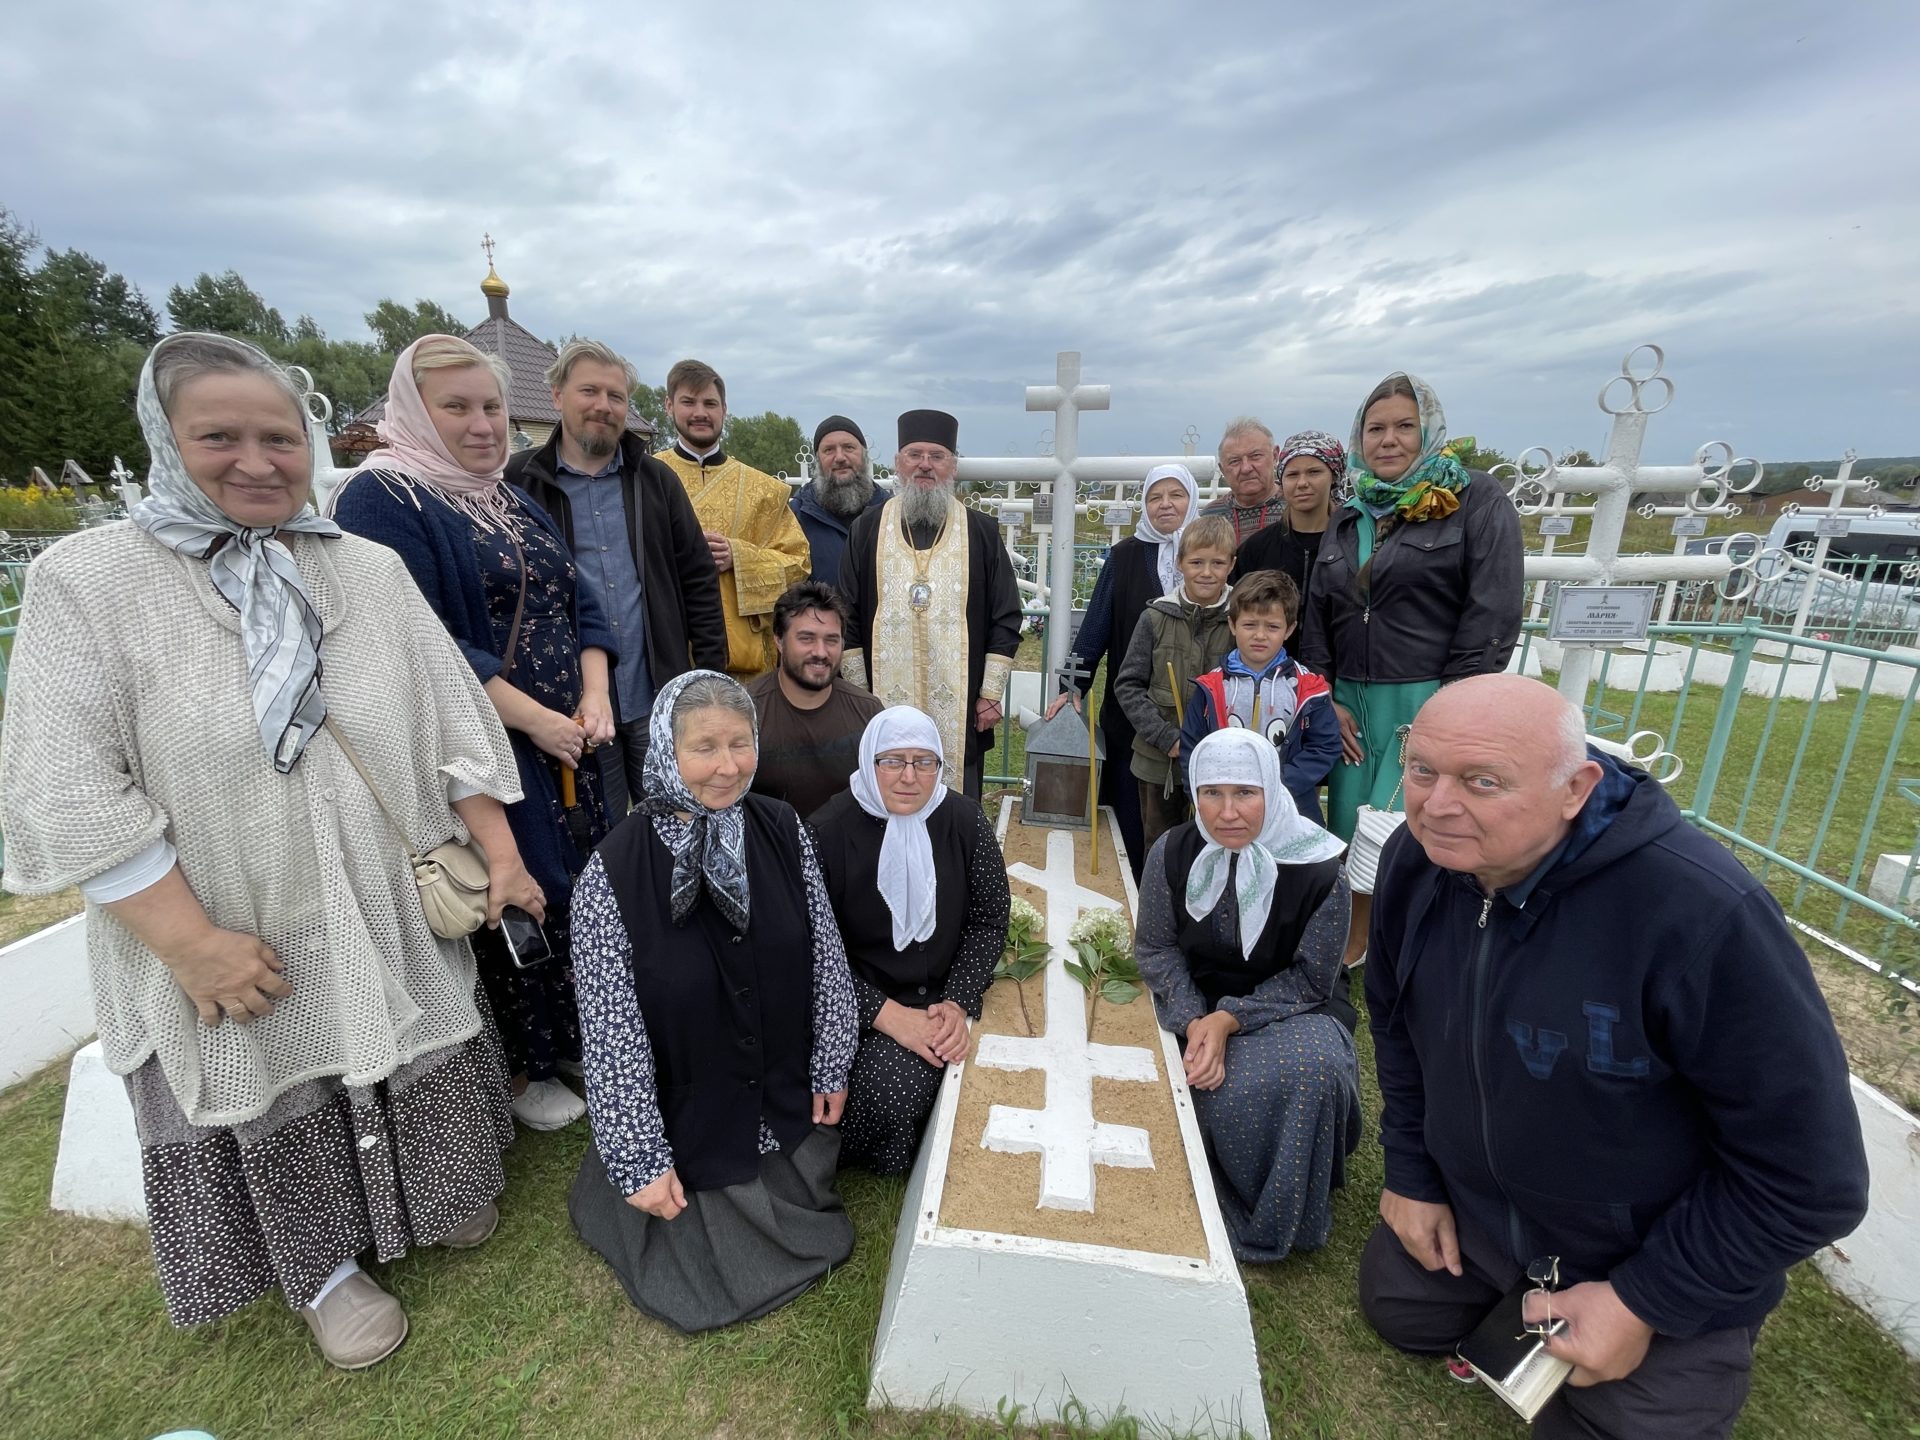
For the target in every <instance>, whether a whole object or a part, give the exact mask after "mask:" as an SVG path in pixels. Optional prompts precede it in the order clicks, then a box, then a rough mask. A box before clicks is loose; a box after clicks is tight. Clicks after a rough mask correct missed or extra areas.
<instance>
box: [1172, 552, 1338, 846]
mask: <svg viewBox="0 0 1920 1440" xmlns="http://www.w3.org/2000/svg"><path fill="white" fill-rule="evenodd" d="M1299 623H1300V590H1299V587H1298V586H1296V585H1295V584H1294V583H1293V580H1292V578H1291V577H1290V576H1287V575H1284V574H1282V573H1281V572H1280V571H1278V570H1255V571H1253V572H1252V573H1251V574H1249V575H1247V576H1245V577H1243V578H1242V579H1241V581H1240V583H1239V584H1238V585H1236V586H1234V587H1233V592H1232V596H1231V598H1230V599H1229V600H1228V602H1227V626H1228V628H1229V629H1230V630H1231V631H1232V632H1233V642H1234V648H1233V649H1232V650H1230V651H1228V652H1227V658H1226V659H1225V660H1223V661H1221V662H1220V667H1219V668H1218V669H1217V670H1209V671H1208V672H1207V673H1206V674H1204V675H1201V676H1198V677H1196V678H1195V680H1194V682H1193V685H1192V688H1191V689H1190V690H1189V691H1188V694H1187V713H1186V715H1185V716H1184V718H1183V720H1182V723H1181V726H1180V760H1179V764H1180V779H1181V783H1182V784H1185V782H1186V774H1187V760H1186V757H1187V756H1189V755H1191V754H1192V753H1193V747H1194V746H1196V745H1198V744H1199V743H1200V741H1201V739H1202V737H1204V736H1206V735H1208V734H1210V733H1211V732H1212V731H1215V730H1219V729H1222V728H1223V727H1225V726H1228V725H1238V726H1240V727H1241V728H1243V729H1253V730H1258V731H1259V732H1260V733H1261V734H1262V735H1265V736H1266V737H1267V738H1268V739H1269V740H1271V741H1272V742H1273V743H1274V746H1275V747H1276V748H1277V749H1278V750H1279V751H1280V776H1281V779H1282V780H1283V781H1284V782H1285V783H1286V787H1287V792H1288V793H1289V794H1290V795H1292V796H1293V803H1294V805H1295V807H1296V808H1297V809H1298V810H1299V811H1300V813H1301V814H1302V815H1304V816H1306V817H1307V818H1308V819H1309V820H1312V821H1314V822H1316V823H1319V824H1324V823H1325V821H1324V819H1323V818H1322V815H1321V811H1320V785H1321V782H1323V781H1324V780H1325V779H1326V778H1327V776H1328V774H1329V773H1330V772H1331V771H1332V770H1333V767H1334V765H1335V764H1336V763H1337V762H1338V761H1339V759H1340V722H1339V719H1338V717H1337V716H1336V715H1335V714H1334V710H1333V693H1332V690H1331V689H1330V688H1329V686H1328V684H1327V681H1326V677H1325V676H1322V675H1316V674H1314V673H1313V671H1311V670H1309V669H1307V667H1306V666H1304V665H1301V664H1299V663H1297V662H1296V661H1295V660H1294V659H1293V658H1292V657H1291V656H1290V655H1288V654H1287V640H1288V638H1289V637H1290V636H1291V635H1292V634H1293V632H1294V628H1295V627H1296V626H1297V625H1298V624H1299Z"/></svg>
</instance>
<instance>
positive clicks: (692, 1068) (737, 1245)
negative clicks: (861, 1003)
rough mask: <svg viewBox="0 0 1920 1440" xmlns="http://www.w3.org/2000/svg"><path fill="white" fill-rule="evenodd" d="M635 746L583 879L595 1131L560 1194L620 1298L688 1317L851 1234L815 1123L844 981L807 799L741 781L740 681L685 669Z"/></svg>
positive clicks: (744, 751) (699, 1325)
mask: <svg viewBox="0 0 1920 1440" xmlns="http://www.w3.org/2000/svg"><path fill="white" fill-rule="evenodd" d="M648 746H649V748H648V750H647V762H646V771H645V782H644V792H645V793H644V799H643V802H642V808H641V809H640V810H639V811H637V812H636V813H635V814H633V815H630V816H629V817H628V818H627V819H626V820H625V821H623V822H622V823H621V824H620V826H619V827H618V828H617V829H615V830H614V832H613V834H611V835H610V836H608V837H607V839H606V841H605V842H604V843H603V844H602V845H601V846H600V848H599V850H598V852H597V853H596V854H595V855H594V858H593V859H592V860H591V861H590V862H589V863H588V865H587V868H586V870H585V871H584V872H582V874H581V876H580V881H579V884H578V885H577V886H576V887H575V889H574V897H573V916H574V920H573V926H574V929H573V937H574V938H573V946H574V965H575V968H576V972H577V973H576V982H577V987H578V990H579V995H580V1031H581V1036H582V1039H583V1042H584V1049H585V1066H586V1074H587V1109H588V1113H589V1114H590V1115H591V1116H592V1119H593V1140H594V1143H593V1145H592V1146H591V1147H590V1148H589V1149H588V1150H587V1153H586V1157H585V1158H584V1159H583V1160H582V1161H581V1162H580V1172H579V1174H578V1175H576V1176H575V1177H574V1182H573V1194H572V1196H571V1198H570V1200H569V1202H568V1207H567V1208H568V1211H569V1213H570V1214H571V1215H572V1216H573V1224H574V1228H575V1229H576V1230H578V1231H579V1232H580V1238H581V1239H583V1240H585V1241H586V1242H587V1244H588V1245H590V1246H592V1247H593V1248H594V1249H595V1250H597V1251H598V1252H599V1253H600V1256H601V1258H602V1259H604V1260H605V1261H606V1262H607V1263H608V1264H609V1265H611V1266H612V1267H613V1271H614V1274H616V1275H617V1276H619V1277H620V1283H621V1285H622V1286H624V1287H625V1289H626V1292H627V1298H628V1299H629V1300H631V1301H632V1302H633V1303H634V1304H635V1305H636V1306H638V1307H639V1308H640V1309H641V1310H644V1311H646V1313H647V1314H649V1315H652V1316H654V1317H655V1318H656V1319H660V1320H664V1321H665V1322H666V1323H667V1324H669V1325H671V1326H673V1327H674V1328H675V1329H677V1330H681V1331H687V1332H691V1331H696V1330H710V1329H712V1328H714V1327H715V1326H719V1325H727V1324H731V1323H732V1322H734V1321H736V1320H749V1319H752V1318H753V1317H754V1316H756V1315H764V1314H766V1313H767V1312H768V1311H769V1310H774V1309H777V1308H778V1307H779V1306H781V1305H784V1304H785V1303H786V1302H787V1301H789V1300H791V1299H793V1298H794V1297H795V1296H797V1295H799V1294H800V1293H801V1292H802V1291H803V1290H805V1289H806V1288H807V1287H808V1286H810V1285H812V1284H813V1282H814V1281H816V1280H818V1279H819V1278H820V1277H821V1276H822V1275H824V1274H825V1273H826V1272H827V1271H828V1270H829V1269H830V1268H831V1267H833V1266H834V1265H837V1264H839V1263H840V1262H841V1261H842V1260H844V1259H846V1258H847V1256H848V1254H849V1253H851V1251H852V1249H853V1226H852V1224H851V1223H850V1222H849V1221H848V1219H847V1217H846V1213H845V1212H844V1211H843V1210H842V1208H841V1205H840V1196H839V1192H838V1191H837V1190H836V1189H835V1188H834V1171H835V1169H836V1167H837V1165H838V1162H839V1155H840V1139H839V1132H838V1131H837V1130H834V1129H831V1128H828V1127H831V1126H833V1125H835V1124H837V1123H838V1121H839V1119H840V1111H841V1107H842V1106H843V1105H844V1104H845V1101H846V1085H847V1069H848V1067H849V1065H850V1064H851V1063H852V1060H853V1049H854V1034H855V1030H854V1025H855V1021H854V1010H853V992H852V987H851V984H850V981H849V977H848V974H847V959H846V952H845V951H844V950H843V949H842V948H841V945H840V932H839V931H838V930H837V929H836V928H835V926H834V923H833V911H832V909H831V908H830V907H829V906H828V904H827V897H826V890H825V888H824V887H823V886H822V884H821V879H820V870H819V867H818V865H817V864H816V863H815V861H814V856H813V848H812V846H811V844H810V843H809V841H808V839H807V836H806V833H805V831H804V830H803V829H802V828H801V825H800V821H799V818H798V817H797V816H796V815H795V814H794V813H793V811H792V809H791V808H789V807H788V806H786V805H784V804H782V803H781V802H780V801H778V800H769V799H767V798H766V797H764V796H761V795H749V794H748V793H747V784H748V782H749V781H751V780H752V779H753V770H754V763H755V757H756V751H755V734H754V709H753V701H752V700H751V699H750V698H749V697H748V695H747V692H746V691H745V690H744V689H742V688H741V686H740V685H739V683H738V682H737V681H734V680H731V679H729V678H728V677H727V676H725V675H720V674H716V673H715V672H714V671H711V670H695V671H691V672H689V673H687V674H685V675H681V676H679V677H678V678H676V679H674V680H672V681H670V682H668V684H667V685H666V687H665V688H664V689H662V690H661V692H660V694H659V696H658V698H657V699H656V700H655V701H654V707H653V718H652V722H651V725H650V727H649V736H648ZM687 1212H691V1213H687Z"/></svg>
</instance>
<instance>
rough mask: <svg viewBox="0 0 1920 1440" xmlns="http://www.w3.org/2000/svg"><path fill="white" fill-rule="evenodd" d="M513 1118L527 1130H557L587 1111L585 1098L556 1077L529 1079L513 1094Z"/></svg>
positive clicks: (571, 1122)
mask: <svg viewBox="0 0 1920 1440" xmlns="http://www.w3.org/2000/svg"><path fill="white" fill-rule="evenodd" d="M511 1108H512V1110H513V1118H514V1119H516V1120H518V1121H519V1122H520V1123H521V1124H522V1125H524V1126H526V1127H527V1128H528V1129H529V1130H560V1129H564V1128H565V1127H566V1126H568V1125H571V1124H573V1122H574V1121H576V1120H578V1119H579V1118H580V1117H581V1116H582V1115H584V1114H586V1113H587V1102H586V1101H584V1100H582V1099H581V1098H580V1097H579V1096H578V1095H576V1094H574V1093H573V1091H571V1090H569V1089H568V1088H567V1087H566V1086H565V1085H562V1084H561V1083H560V1082H559V1081H558V1080H532V1081H529V1082H528V1083H527V1088H526V1089H525V1090H522V1091H521V1092H520V1093H519V1094H518V1095H516V1096H514V1097H513V1104H512V1106H511Z"/></svg>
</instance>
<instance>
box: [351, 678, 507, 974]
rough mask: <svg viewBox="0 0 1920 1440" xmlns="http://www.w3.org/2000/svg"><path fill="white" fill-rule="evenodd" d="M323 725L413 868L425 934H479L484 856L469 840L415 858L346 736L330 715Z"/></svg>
mask: <svg viewBox="0 0 1920 1440" xmlns="http://www.w3.org/2000/svg"><path fill="white" fill-rule="evenodd" d="M322 723H323V724H324V725H325V726H326V727H327V733H328V734H329V735H331V736H333V738H334V742H335V743H336V744H337V745H339V747H340V753H341V754H343V755H345V756H346V757H347V763H348V764H350V765H352V766H353V768H354V769H355V770H357V771H359V772H360V778H361V779H362V780H364V781H365V782H366V786H367V792H368V793H369V794H371V795H372V796H373V803H374V804H376V805H378V806H379V807H380V813H381V814H382V815H384V816H386V817H387V823H388V824H389V825H391V826H393V829H394V833H395V834H397V835H398V836H399V837H400V848H401V849H402V850H405V851H406V852H407V863H408V864H409V865H411V866H413V883H414V884H416V885H418V886H419V887H420V908H421V909H422V910H423V911H425V912H426V916H427V926H428V928H429V929H431V930H432V931H433V933H434V934H436V935H438V936H439V937H440V938H441V939H442V940H462V939H465V938H466V937H467V936H469V935H471V934H472V933H473V932H474V931H476V930H478V929H479V928H480V927H481V925H483V924H484V923H485V922H486V918H487V857H486V853H485V852H484V851H482V850H481V848H480V847H479V846H478V845H477V844H475V843H474V842H473V841H472V840H468V841H467V842H466V843H465V844H462V843H461V842H460V841H458V840H449V841H447V843H446V844H444V845H436V846H434V847H433V849H431V850H429V851H428V852H427V853H426V854H424V855H418V854H415V853H414V849H413V846H412V845H411V844H409V843H408V841H407V832H406V831H405V830H404V829H402V828H401V825H400V822H399V821H398V820H396V819H394V818H393V812H392V811H391V810H389V809H387V802H386V801H384V800H382V799H381V798H380V790H379V787H378V786H376V785H375V784H374V783H373V777H372V776H371V775H369V774H368V773H367V767H366V766H364V765H362V764H361V763H360V757H359V755H357V754H356V753H355V752H354V748H353V745H352V744H351V743H350V742H349V741H348V739H347V737H346V733H345V732H344V731H343V730H341V729H340V727H339V726H338V725H335V724H334V723H333V716H331V715H329V716H327V718H326V719H325V720H324V721H323V722H322Z"/></svg>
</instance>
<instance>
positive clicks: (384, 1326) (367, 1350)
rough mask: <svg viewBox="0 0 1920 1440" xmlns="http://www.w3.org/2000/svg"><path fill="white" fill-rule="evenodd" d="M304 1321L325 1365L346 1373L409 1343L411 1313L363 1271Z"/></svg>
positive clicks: (310, 1308)
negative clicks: (317, 1344)
mask: <svg viewBox="0 0 1920 1440" xmlns="http://www.w3.org/2000/svg"><path fill="white" fill-rule="evenodd" d="M489 1208H491V1207H489ZM300 1318H301V1319H303V1320H305V1321H306V1322H307V1328H308V1329H309V1330H311V1331H313V1338H314V1339H315V1340H317V1341H319V1342H320V1353H321V1354H322V1355H324V1356H326V1357H327V1363H328V1364H329V1365H334V1366H337V1367H338V1368H340V1369H342V1370H364V1369H366V1368H367V1367H368V1366H369V1365H378V1364H379V1363H380V1362H381V1361H382V1360H384V1359H386V1358H387V1356H389V1355H391V1354H392V1353H393V1352H394V1351H396V1350H398V1349H399V1348H400V1342H401V1341H402V1340H404V1339H406V1338H407V1312H406V1311H405V1310H403V1309H401V1308H400V1302H399V1301H398V1300H396V1299H394V1298H393V1296H391V1295H389V1294H388V1293H387V1292H386V1291H384V1290H382V1289H381V1288H380V1287H379V1285H377V1284H376V1283H374V1279H373V1277H372V1276H371V1275H369V1274H367V1273H366V1271H364V1270H356V1271H355V1272H354V1273H353V1274H351V1275H349V1276H348V1277H347V1278H346V1279H344V1280H342V1281H341V1282H340V1283H339V1284H338V1285H336V1286H334V1287H333V1289H332V1290H331V1291H330V1292H329V1293H328V1295H327V1298H326V1299H324V1300H322V1301H321V1302H320V1303H319V1304H318V1305H309V1306H307V1307H305V1308H304V1309H303V1310H301V1312H300Z"/></svg>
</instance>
